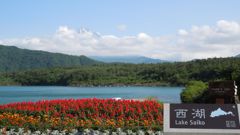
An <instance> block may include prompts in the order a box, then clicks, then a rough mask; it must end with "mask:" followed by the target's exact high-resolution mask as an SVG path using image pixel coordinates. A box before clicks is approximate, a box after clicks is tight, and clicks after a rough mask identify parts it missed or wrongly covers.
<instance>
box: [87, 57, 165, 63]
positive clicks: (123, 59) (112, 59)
mask: <svg viewBox="0 0 240 135" xmlns="http://www.w3.org/2000/svg"><path fill="white" fill-rule="evenodd" d="M88 57H90V58H92V59H94V60H97V61H102V62H105V63H131V64H142V63H145V64H151V63H153V64H156V63H163V62H167V61H165V60H160V59H153V58H149V57H145V56H88Z"/></svg>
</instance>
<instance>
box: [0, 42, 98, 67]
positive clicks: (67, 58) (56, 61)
mask: <svg viewBox="0 0 240 135" xmlns="http://www.w3.org/2000/svg"><path fill="white" fill-rule="evenodd" d="M97 63H99V62H96V61H94V60H92V59H89V58H88V57H86V56H71V55H64V54H60V53H49V52H44V51H32V50H26V49H19V48H17V47H14V46H2V45H0V72H9V71H19V70H27V69H37V68H50V67H69V66H80V65H92V64H97Z"/></svg>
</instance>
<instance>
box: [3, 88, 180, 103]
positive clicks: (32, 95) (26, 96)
mask: <svg viewBox="0 0 240 135" xmlns="http://www.w3.org/2000/svg"><path fill="white" fill-rule="evenodd" d="M182 89H183V87H61V86H60V87H59V86H27V87H25V86H0V104H5V103H11V102H20V101H38V100H43V99H63V98H116V97H121V98H123V99H131V98H134V99H135V98H146V97H150V96H153V97H156V98H158V99H159V100H160V101H162V102H168V103H180V102H181V101H180V93H181V91H182Z"/></svg>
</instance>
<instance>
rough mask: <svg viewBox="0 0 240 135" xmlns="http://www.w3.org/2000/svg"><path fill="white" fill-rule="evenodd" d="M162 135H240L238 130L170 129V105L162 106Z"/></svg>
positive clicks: (239, 107)
mask: <svg viewBox="0 0 240 135" xmlns="http://www.w3.org/2000/svg"><path fill="white" fill-rule="evenodd" d="M237 108H238V119H239V120H240V114H239V113H240V104H237ZM163 113H164V125H163V131H164V135H168V134H169V135H171V134H174V135H177V134H179V135H184V134H187V133H199V134H237V135H238V134H240V129H199V128H170V104H169V103H165V104H164V112H163Z"/></svg>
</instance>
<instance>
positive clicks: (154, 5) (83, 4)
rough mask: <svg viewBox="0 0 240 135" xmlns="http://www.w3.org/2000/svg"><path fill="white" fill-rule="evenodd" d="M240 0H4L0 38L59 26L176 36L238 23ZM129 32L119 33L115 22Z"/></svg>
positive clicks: (107, 32)
mask: <svg viewBox="0 0 240 135" xmlns="http://www.w3.org/2000/svg"><path fill="white" fill-rule="evenodd" d="M239 5H240V1H239V0H198V1H196V0H118V1H117V0H39V1H36V0H17V1H16V0H4V1H1V12H0V17H1V22H0V24H1V25H0V30H1V31H0V38H6V37H7V38H12V37H23V36H36V35H46V34H51V33H53V32H54V31H55V30H56V29H57V28H58V27H59V26H60V25H67V26H71V27H73V28H81V27H87V28H89V29H93V30H94V31H98V32H100V33H103V34H115V35H133V34H137V33H139V32H146V33H149V34H151V35H163V34H164V35H165V34H172V33H174V32H176V30H177V29H180V28H190V27H191V26H192V25H205V24H208V25H213V24H214V23H215V22H216V21H218V20H222V19H225V20H234V21H240V18H239V13H240V8H239ZM120 24H124V25H126V26H127V30H126V31H124V32H119V31H118V30H117V29H116V26H117V25H120Z"/></svg>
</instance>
